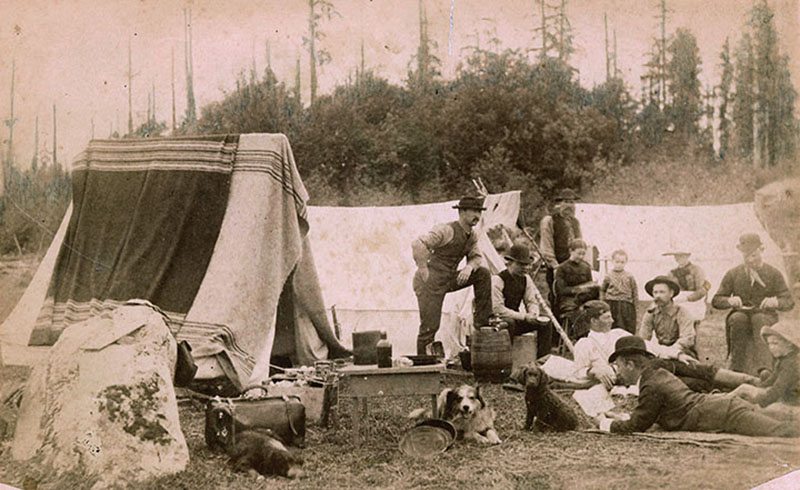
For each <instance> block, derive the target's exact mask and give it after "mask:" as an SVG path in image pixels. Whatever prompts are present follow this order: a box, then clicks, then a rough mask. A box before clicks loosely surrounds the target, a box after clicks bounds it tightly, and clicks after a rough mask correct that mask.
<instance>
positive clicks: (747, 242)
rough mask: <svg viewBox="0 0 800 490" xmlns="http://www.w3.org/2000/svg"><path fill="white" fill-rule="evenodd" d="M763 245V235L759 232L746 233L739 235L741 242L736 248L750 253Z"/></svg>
mask: <svg viewBox="0 0 800 490" xmlns="http://www.w3.org/2000/svg"><path fill="white" fill-rule="evenodd" d="M763 246H764V244H763V243H761V237H760V236H758V233H745V234H744V235H742V236H740V237H739V244H738V245H736V248H738V249H739V251H740V252H742V253H746V254H749V253H753V252H755V251H756V250H758V249H759V248H761V247H763Z"/></svg>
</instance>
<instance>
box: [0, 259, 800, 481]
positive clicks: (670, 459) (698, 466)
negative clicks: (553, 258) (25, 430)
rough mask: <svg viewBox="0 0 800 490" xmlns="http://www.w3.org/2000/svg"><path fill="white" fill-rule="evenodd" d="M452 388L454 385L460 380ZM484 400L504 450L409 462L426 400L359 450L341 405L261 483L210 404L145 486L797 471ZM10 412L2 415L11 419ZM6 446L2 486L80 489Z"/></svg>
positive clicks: (404, 406)
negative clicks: (558, 424) (230, 446)
mask: <svg viewBox="0 0 800 490" xmlns="http://www.w3.org/2000/svg"><path fill="white" fill-rule="evenodd" d="M34 268H35V259H34V260H31V259H30V258H27V259H26V261H23V262H22V264H20V263H14V264H13V265H8V263H7V262H0V317H5V315H7V314H8V312H9V311H10V310H11V308H12V307H13V305H14V304H15V303H16V301H17V299H18V298H19V296H20V295H21V293H22V291H23V290H24V287H25V285H26V283H27V281H28V280H30V277H31V276H32V272H33V270H34ZM721 325H722V324H721V316H720V315H718V314H717V315H714V317H712V319H711V321H709V322H706V324H704V325H703V326H702V328H701V329H700V331H699V332H698V337H699V338H698V343H699V346H698V347H699V351H700V356H701V358H706V359H708V360H709V361H713V362H715V363H717V364H722V362H723V360H722V359H721V357H722V356H723V355H724V345H722V346H720V341H721V340H722V339H723V336H722V331H721ZM28 372H29V370H28V369H26V368H18V367H0V395H2V399H0V402H2V401H3V400H4V399H5V397H6V396H7V395H8V393H9V389H10V387H12V386H13V385H15V384H16V383H17V382H19V381H20V380H23V379H25V378H26V377H27V375H28ZM454 383H455V381H454ZM483 395H484V397H485V398H486V399H487V400H488V401H489V403H490V404H491V405H492V406H494V407H495V409H496V410H497V412H498V419H497V423H496V426H497V429H498V432H499V434H500V437H501V438H502V439H503V441H504V442H503V444H501V445H499V446H494V447H483V446H479V445H477V444H474V443H466V442H458V443H456V444H455V445H454V446H453V447H452V448H450V449H449V450H448V451H447V452H445V453H444V454H441V455H439V456H437V457H436V458H432V459H431V460H428V461H426V460H418V459H413V458H410V457H408V456H405V455H403V454H401V453H400V452H399V450H398V449H397V444H398V441H399V439H400V437H401V436H402V434H403V432H404V431H405V430H406V429H407V428H409V427H410V426H411V423H410V422H409V421H407V420H406V419H405V417H404V416H405V414H407V413H408V412H409V411H410V410H411V409H412V408H415V407H417V406H426V401H425V400H421V399H419V400H415V399H413V398H411V399H409V398H395V399H391V400H381V401H380V402H373V403H371V404H370V413H369V416H368V418H367V421H366V424H363V425H366V426H367V431H366V434H365V436H366V438H365V439H366V440H365V442H363V443H362V444H361V445H359V446H358V447H356V446H355V445H354V444H353V443H352V439H351V432H350V417H349V404H348V403H347V402H346V401H345V400H342V403H341V407H340V409H339V410H336V412H335V414H336V415H335V417H334V421H335V424H334V426H333V427H331V428H329V429H323V428H321V427H318V426H311V427H309V432H308V435H307V441H306V446H307V447H306V448H305V449H303V450H302V452H301V454H302V455H303V457H304V459H305V466H304V468H305V470H306V472H307V473H308V475H307V477H306V478H304V479H301V480H297V481H293V480H287V479H283V478H267V479H265V478H263V477H259V478H255V477H251V476H250V475H248V474H244V473H234V472H232V471H231V470H230V468H229V466H228V464H227V460H226V458H225V457H224V456H223V455H219V454H215V453H212V452H211V451H209V450H208V448H207V447H206V446H205V442H204V439H203V406H202V404H201V403H199V402H195V401H188V400H187V401H184V402H182V403H181V405H180V417H181V424H182V427H183V430H184V434H185V435H186V439H187V442H188V445H189V450H190V454H191V461H190V463H189V467H188V468H187V470H186V471H184V472H182V473H180V474H177V475H173V476H170V477H165V478H162V479H159V480H156V481H153V482H151V483H150V484H149V485H147V486H145V488H153V489H155V488H186V489H188V488H192V489H196V488H223V489H227V488H230V489H233V488H265V487H269V488H323V487H325V488H331V489H334V488H337V489H338V488H467V489H472V488H475V489H479V488H480V489H485V488H489V487H491V488H501V489H505V488H508V489H511V488H526V489H529V488H542V489H547V488H581V489H584V488H604V489H605V488H636V489H639V488H715V489H716V488H726V489H728V488H730V489H737V488H742V489H744V488H751V487H753V486H755V485H757V484H760V483H763V482H765V481H768V480H770V479H773V478H776V477H778V476H781V475H784V474H786V473H788V472H790V471H794V470H797V469H800V441H796V440H795V441H782V442H781V443H780V444H770V445H763V444H760V443H759V444H753V445H741V444H737V445H733V444H717V445H695V444H687V443H677V442H671V441H669V442H668V441H654V440H646V439H641V438H638V437H635V436H612V435H602V434H593V433H585V432H571V433H563V434H557V433H531V432H525V431H523V430H522V429H521V428H522V424H523V422H524V417H525V404H524V400H523V395H522V394H521V393H514V392H508V391H505V390H502V389H501V388H500V386H499V385H487V386H485V387H483ZM10 410H11V409H10V408H9V407H8V406H2V407H0V413H3V411H5V413H6V414H8V413H9V412H10ZM9 445H10V441H9V440H8V439H6V440H4V441H1V442H0V482H3V483H6V484H9V485H13V486H16V487H19V488H22V487H23V486H25V487H26V488H32V487H33V486H34V485H35V484H37V483H38V488H83V487H87V486H88V484H89V482H86V481H85V480H84V479H83V478H82V477H81V476H80V475H66V476H64V477H61V478H59V479H58V480H56V481H54V480H53V477H52V475H47V474H42V473H37V472H36V471H35V470H32V469H30V468H28V467H27V466H26V465H23V464H19V463H16V462H13V461H11V459H10V455H9Z"/></svg>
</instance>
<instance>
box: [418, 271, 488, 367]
mask: <svg viewBox="0 0 800 490" xmlns="http://www.w3.org/2000/svg"><path fill="white" fill-rule="evenodd" d="M457 275H458V272H455V271H454V272H452V273H444V272H440V271H436V270H433V269H431V270H430V271H429V275H428V280H427V281H423V280H422V279H420V278H419V277H418V276H416V275H415V276H414V293H415V294H416V295H417V304H418V305H419V321H420V324H419V334H418V335H417V354H419V355H424V354H426V347H427V346H428V344H430V343H432V342H433V340H434V338H435V337H436V332H438V331H439V324H440V322H441V319H442V303H443V302H444V296H445V295H446V294H447V293H449V292H452V291H458V290H459V289H462V288H465V287H469V286H472V287H473V289H474V291H475V322H474V324H475V328H479V327H481V326H485V325H488V324H489V316H490V315H491V314H492V274H491V273H490V272H489V269H487V268H486V267H477V268H475V269H474V270H473V271H472V273H471V274H470V275H469V279H468V280H467V282H466V283H465V284H464V285H462V286H459V285H458V284H457V283H456V276H457Z"/></svg>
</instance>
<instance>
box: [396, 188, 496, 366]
mask: <svg viewBox="0 0 800 490" xmlns="http://www.w3.org/2000/svg"><path fill="white" fill-rule="evenodd" d="M453 208H454V209H458V220H456V221H453V222H450V223H442V224H438V225H435V226H434V227H433V229H432V230H431V231H429V232H428V233H426V234H424V235H422V236H420V237H418V238H417V239H416V240H414V241H413V242H411V251H412V254H413V257H414V262H415V263H416V264H417V272H416V273H415V274H414V281H413V287H414V293H415V294H416V295H417V303H418V304H419V317H420V326H419V334H418V335H417V354H420V355H424V354H429V353H430V352H428V351H429V349H430V344H432V343H433V341H434V338H435V337H436V332H437V331H438V330H439V322H440V320H441V316H442V303H443V302H444V296H445V294H447V293H449V292H451V291H456V290H459V289H462V288H465V287H467V286H472V287H473V289H474V292H475V322H474V324H475V328H480V327H481V326H485V325H487V324H488V323H489V316H490V315H491V313H492V291H491V288H492V285H491V281H492V279H491V277H492V275H491V273H490V272H489V269H487V268H486V267H485V266H484V265H483V257H482V255H481V252H480V250H478V237H477V233H476V232H475V230H474V228H475V226H476V225H477V224H478V223H479V222H480V220H481V213H482V212H483V211H485V210H486V208H485V207H483V198H481V197H471V196H467V197H463V198H461V200H460V201H458V204H456V205H455V206H453ZM464 257H466V258H467V264H466V265H465V266H464V268H463V269H461V270H458V265H459V263H460V262H461V260H462V259H463V258H464Z"/></svg>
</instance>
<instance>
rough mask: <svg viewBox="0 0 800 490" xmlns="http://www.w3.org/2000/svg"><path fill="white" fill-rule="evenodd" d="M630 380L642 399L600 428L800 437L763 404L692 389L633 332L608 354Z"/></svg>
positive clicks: (602, 421) (603, 421)
mask: <svg viewBox="0 0 800 490" xmlns="http://www.w3.org/2000/svg"><path fill="white" fill-rule="evenodd" d="M608 362H609V363H613V364H614V365H615V366H616V369H617V375H618V376H619V377H620V378H621V380H622V381H623V382H624V383H625V384H626V385H638V386H639V399H638V405H637V406H636V408H635V409H634V410H633V412H632V413H631V415H630V418H629V419H628V420H612V419H609V418H607V417H605V416H604V415H599V416H598V417H597V422H598V425H599V427H600V430H603V431H606V432H615V433H623V434H624V433H630V432H644V431H646V430H647V429H649V428H650V427H652V426H653V424H656V423H657V424H658V425H659V426H660V427H661V428H662V429H663V430H668V431H675V430H682V431H692V432H728V433H732V434H742V435H748V436H777V437H796V436H798V435H800V431H798V430H797V428H796V427H794V424H791V423H789V422H786V421H783V420H778V419H776V418H773V417H772V416H770V415H769V414H767V413H766V412H764V411H763V409H762V408H761V407H759V406H757V405H754V404H752V403H750V402H747V401H744V400H742V399H740V398H737V397H732V396H729V395H724V394H702V393H695V392H693V391H691V390H690V389H689V388H688V387H687V386H686V385H685V384H684V383H683V382H682V381H681V380H679V379H678V378H677V377H675V375H673V374H672V373H670V372H669V371H667V370H665V369H662V368H659V367H657V366H656V365H655V364H654V363H653V355H652V354H651V353H649V352H647V350H646V349H645V343H644V340H642V339H641V338H640V337H636V336H629V337H622V338H620V339H619V340H617V342H616V344H615V346H614V352H613V353H612V354H611V356H610V357H609V358H608Z"/></svg>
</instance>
